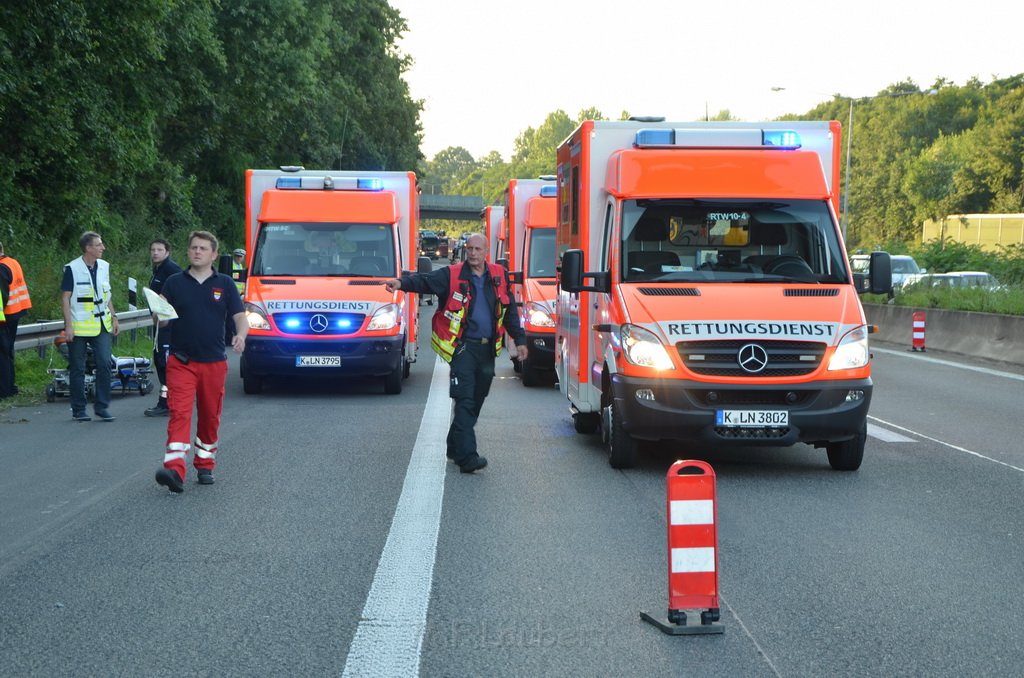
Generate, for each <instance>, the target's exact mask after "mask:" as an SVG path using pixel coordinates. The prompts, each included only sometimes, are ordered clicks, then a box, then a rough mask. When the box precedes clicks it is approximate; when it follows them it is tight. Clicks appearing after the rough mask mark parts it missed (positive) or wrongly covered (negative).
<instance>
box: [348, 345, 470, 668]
mask: <svg viewBox="0 0 1024 678" xmlns="http://www.w3.org/2000/svg"><path fill="white" fill-rule="evenodd" d="M447 373H448V370H447V369H446V366H445V364H444V363H442V362H441V360H440V359H438V360H437V361H436V362H435V363H434V373H433V377H432V378H431V381H430V393H429V394H428V396H427V405H426V407H424V408H423V419H422V420H421V422H420V430H419V433H418V434H417V435H416V444H415V446H414V447H413V450H412V458H411V459H410V460H409V468H408V470H407V471H406V474H405V483H404V484H403V485H402V494H401V496H400V497H399V499H398V507H397V508H396V509H395V517H394V518H393V519H392V522H391V529H390V530H389V531H388V538H387V542H386V543H385V544H384V551H383V552H382V553H381V556H380V562H379V563H378V564H377V572H376V573H375V574H374V576H373V584H371V585H370V592H369V594H368V595H367V597H366V604H365V606H364V607H363V614H362V615H361V616H360V620H359V625H358V626H357V627H356V633H355V637H354V638H353V639H352V644H351V645H350V646H349V649H348V657H347V658H346V659H345V669H344V671H343V672H342V675H344V676H416V675H418V674H419V667H420V651H421V648H422V645H423V634H424V632H425V631H426V626H427V606H428V604H429V603H430V585H431V580H432V578H433V575H434V559H435V557H436V555H437V534H438V530H439V528H440V524H441V504H442V499H443V498H444V474H445V463H446V460H445V456H444V451H445V448H444V445H445V437H446V435H447V431H448V422H449V420H450V419H451V401H450V400H449V398H448V374H447Z"/></svg>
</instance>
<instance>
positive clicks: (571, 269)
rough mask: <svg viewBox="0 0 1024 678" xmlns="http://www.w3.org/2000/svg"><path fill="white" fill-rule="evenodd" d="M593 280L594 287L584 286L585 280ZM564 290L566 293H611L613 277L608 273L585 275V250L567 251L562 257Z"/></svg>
mask: <svg viewBox="0 0 1024 678" xmlns="http://www.w3.org/2000/svg"><path fill="white" fill-rule="evenodd" d="M584 278H591V279H592V280H593V281H594V284H593V285H584V284H583V279H584ZM561 286H562V289H563V290H565V291H566V292H573V293H575V292H604V293H608V292H610V291H611V289H612V286H611V276H610V275H609V274H608V273H607V272H595V273H584V271H583V250H566V251H565V254H563V255H562V277H561Z"/></svg>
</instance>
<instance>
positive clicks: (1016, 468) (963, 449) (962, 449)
mask: <svg viewBox="0 0 1024 678" xmlns="http://www.w3.org/2000/svg"><path fill="white" fill-rule="evenodd" d="M868 419H874V420H875V421H877V422H879V423H882V424H885V425H886V426H891V427H892V428H898V429H899V430H901V431H906V432H907V433H909V434H911V435H915V436H918V437H921V438H924V439H925V440H930V441H932V442H933V443H938V444H939V445H945V446H946V447H948V448H950V449H951V450H956V451H957V452H963V453H964V454H969V455H971V456H972V457H977V458H979V459H984V460H985V461H990V462H992V463H993V464H999V465H1000V466H1005V467H1007V468H1012V469H1013V470H1014V471H1020V472H1021V473H1024V468H1021V467H1020V466H1014V465H1013V464H1007V463H1006V462H1005V461H999V460H998V459H993V458H992V457H986V456H985V455H984V454H982V453H981V452H975V451H974V450H968V449H967V448H966V447H960V446H959V445H953V444H952V443H947V442H943V441H941V440H939V439H938V438H932V437H931V436H926V435H925V434H923V433H918V432H917V431H913V430H911V429H909V428H906V427H904V426H900V425H898V424H894V423H892V422H889V421H885V420H883V419H879V418H878V417H872V416H871V415H870V414H869V415H868Z"/></svg>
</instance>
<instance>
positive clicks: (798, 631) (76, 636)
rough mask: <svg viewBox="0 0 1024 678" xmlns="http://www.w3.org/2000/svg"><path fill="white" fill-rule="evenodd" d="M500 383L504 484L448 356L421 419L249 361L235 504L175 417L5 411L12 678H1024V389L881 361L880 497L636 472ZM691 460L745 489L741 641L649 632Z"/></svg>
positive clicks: (224, 470)
mask: <svg viewBox="0 0 1024 678" xmlns="http://www.w3.org/2000/svg"><path fill="white" fill-rule="evenodd" d="M432 310H433V307H426V306H425V307H423V311H424V314H423V320H422V326H423V327H427V324H428V322H429V315H430V312H431V311H432ZM427 341H429V338H428V339H427ZM424 346H427V344H424ZM498 365H499V369H498V379H496V380H495V383H494V387H493V389H492V392H491V396H490V398H489V399H488V401H487V403H486V405H485V407H484V411H483V414H482V416H481V422H480V424H479V426H478V435H479V437H480V440H481V441H482V442H481V447H482V452H483V454H485V455H486V456H487V457H488V458H489V460H490V466H488V467H487V469H486V470H484V471H483V472H481V473H478V474H474V475H463V474H460V473H458V469H457V468H456V467H454V466H453V465H451V464H450V463H446V462H445V459H444V455H443V437H444V432H445V430H446V427H447V417H448V412H449V402H450V401H448V399H447V368H446V367H445V366H444V365H443V364H439V363H437V362H436V361H435V359H434V357H433V355H432V354H431V353H430V351H429V348H423V349H421V351H420V360H419V361H418V362H417V363H416V364H415V365H414V366H413V370H412V375H411V376H410V378H409V379H408V380H407V381H406V382H405V388H404V390H403V392H402V393H401V394H400V395H396V396H387V395H384V394H383V389H382V387H381V384H380V383H378V382H374V381H369V380H366V381H348V382H345V383H310V382H303V381H301V380H289V381H285V382H277V383H272V384H271V385H270V388H268V389H267V391H266V392H264V393H263V394H261V395H258V396H247V395H244V394H243V392H242V386H241V380H240V379H239V378H238V372H237V366H236V365H235V364H234V362H233V366H232V369H231V372H230V376H229V379H228V384H227V396H226V403H225V408H224V418H223V424H222V428H221V436H220V441H219V442H220V453H219V455H218V467H217V475H216V484H215V485H212V486H199V485H197V484H196V483H195V477H194V472H190V477H189V478H188V480H187V483H186V491H185V493H184V494H183V495H172V494H170V493H168V492H167V491H166V490H165V489H164V488H162V487H160V486H158V485H157V484H156V483H155V482H154V480H153V474H154V472H155V471H156V470H157V468H158V467H159V466H160V463H161V459H162V455H163V445H164V440H165V438H164V436H165V428H166V420H165V419H151V418H146V417H144V416H143V414H142V411H143V410H144V409H145V408H146V407H148V406H150V405H152V404H153V402H152V401H153V400H154V397H153V396H148V397H146V398H139V397H138V396H125V397H121V398H115V401H114V403H113V406H112V407H111V411H112V412H113V413H114V414H115V415H116V416H117V420H116V421H115V422H113V423H102V422H90V423H76V422H73V421H71V418H70V411H69V409H68V405H67V402H66V400H65V401H58V402H56V403H52V404H43V405H40V406H36V407H30V408H20V409H15V410H13V411H8V412H5V413H2V414H0V459H2V461H3V468H4V473H3V474H2V475H0V658H2V659H0V675H4V676H63V675H68V676H120V675H123V676H141V675H146V676H159V675H175V676H181V675H217V676H235V675H238V676H279V675H288V676H300V675H302V676H307V675H308V676H314V675H340V674H346V675H382V676H384V675H387V676H392V675H416V674H419V675H423V676H484V675H487V676H655V675H682V674H686V675H735V676H825V675H828V676H878V675H886V676H900V675H902V676H963V675H972V676H987V675H991V676H1010V675H1021V673H1022V672H1024V635H1022V634H1021V628H1024V595H1022V590H1024V589H1022V584H1021V579H1022V575H1024V565H1022V563H1024V546H1022V544H1024V541H1022V536H1024V529H1022V527H1021V526H1022V524H1024V502H1022V501H1021V499H1022V495H1024V444H1022V440H1024V408H1022V407H1021V400H1022V395H1024V376H1022V373H1024V370H1020V369H1013V368H1008V367H1007V366H1005V365H999V364H991V363H980V362H977V361H971V362H965V361H964V360H963V359H962V358H957V357H953V356H948V355H946V356H941V355H937V354H933V353H928V354H925V355H922V354H913V353H910V352H908V351H907V350H906V349H905V347H899V346H882V345H879V346H876V347H875V381H876V390H875V397H874V401H873V403H872V409H871V419H870V420H869V421H870V431H869V439H868V447H867V451H866V454H865V461H864V465H863V466H862V468H861V469H860V470H859V471H858V472H855V473H840V472H835V471H832V470H831V469H830V468H829V466H828V462H827V460H826V457H825V453H824V451H822V450H814V449H812V448H810V447H806V446H797V447H793V448H786V449H776V448H767V449H764V448H747V449H695V448H692V447H691V448H688V447H684V446H678V445H668V444H665V445H662V446H660V449H659V450H657V451H655V452H652V453H649V454H647V455H645V456H643V457H642V458H641V463H640V465H639V466H638V467H637V468H635V469H631V470H628V471H616V470H613V469H612V468H611V467H610V466H609V465H608V464H607V458H606V454H605V452H604V450H603V448H602V446H601V443H600V439H599V438H598V436H596V435H594V436H583V435H579V434H577V433H575V431H574V430H573V427H572V423H571V420H570V419H569V416H568V408H567V403H566V401H565V400H564V399H563V397H562V396H561V394H560V393H559V391H558V390H557V388H554V387H553V386H548V387H544V388H531V389H527V388H524V387H523V386H522V384H521V383H520V382H519V380H518V378H517V376H516V375H515V374H514V373H513V371H512V369H511V365H510V363H509V362H508V360H507V359H505V358H504V357H503V358H501V359H499V363H498ZM435 370H436V371H437V374H436V375H435V374H434V372H435ZM679 458H689V459H702V460H705V461H707V462H708V463H710V464H711V465H712V467H713V468H714V470H715V473H716V477H717V490H718V496H717V500H718V501H717V505H718V526H717V527H718V540H719V544H718V546H719V566H720V581H719V585H720V603H721V623H722V624H723V625H724V627H725V632H724V633H723V634H721V635H706V636H683V637H671V636H668V635H665V634H662V633H661V632H659V631H658V630H657V629H656V628H655V627H654V626H651V625H649V624H647V623H644V622H643V621H641V619H640V616H639V613H640V612H641V611H646V612H649V613H651V614H653V615H655V616H664V614H665V608H666V607H667V572H666V569H667V568H666V526H665V472H666V470H667V468H668V467H669V465H670V464H671V463H672V462H673V461H675V460H676V459H679Z"/></svg>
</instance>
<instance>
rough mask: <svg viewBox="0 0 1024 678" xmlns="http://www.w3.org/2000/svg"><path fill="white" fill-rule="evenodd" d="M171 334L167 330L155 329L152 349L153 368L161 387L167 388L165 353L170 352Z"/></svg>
mask: <svg viewBox="0 0 1024 678" xmlns="http://www.w3.org/2000/svg"><path fill="white" fill-rule="evenodd" d="M170 335H171V333H170V332H169V331H167V328H157V330H156V348H154V349H153V366H154V367H155V368H156V376H157V379H159V380H160V385H161V386H167V352H168V350H170V348H171V347H170V343H171V336H170Z"/></svg>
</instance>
